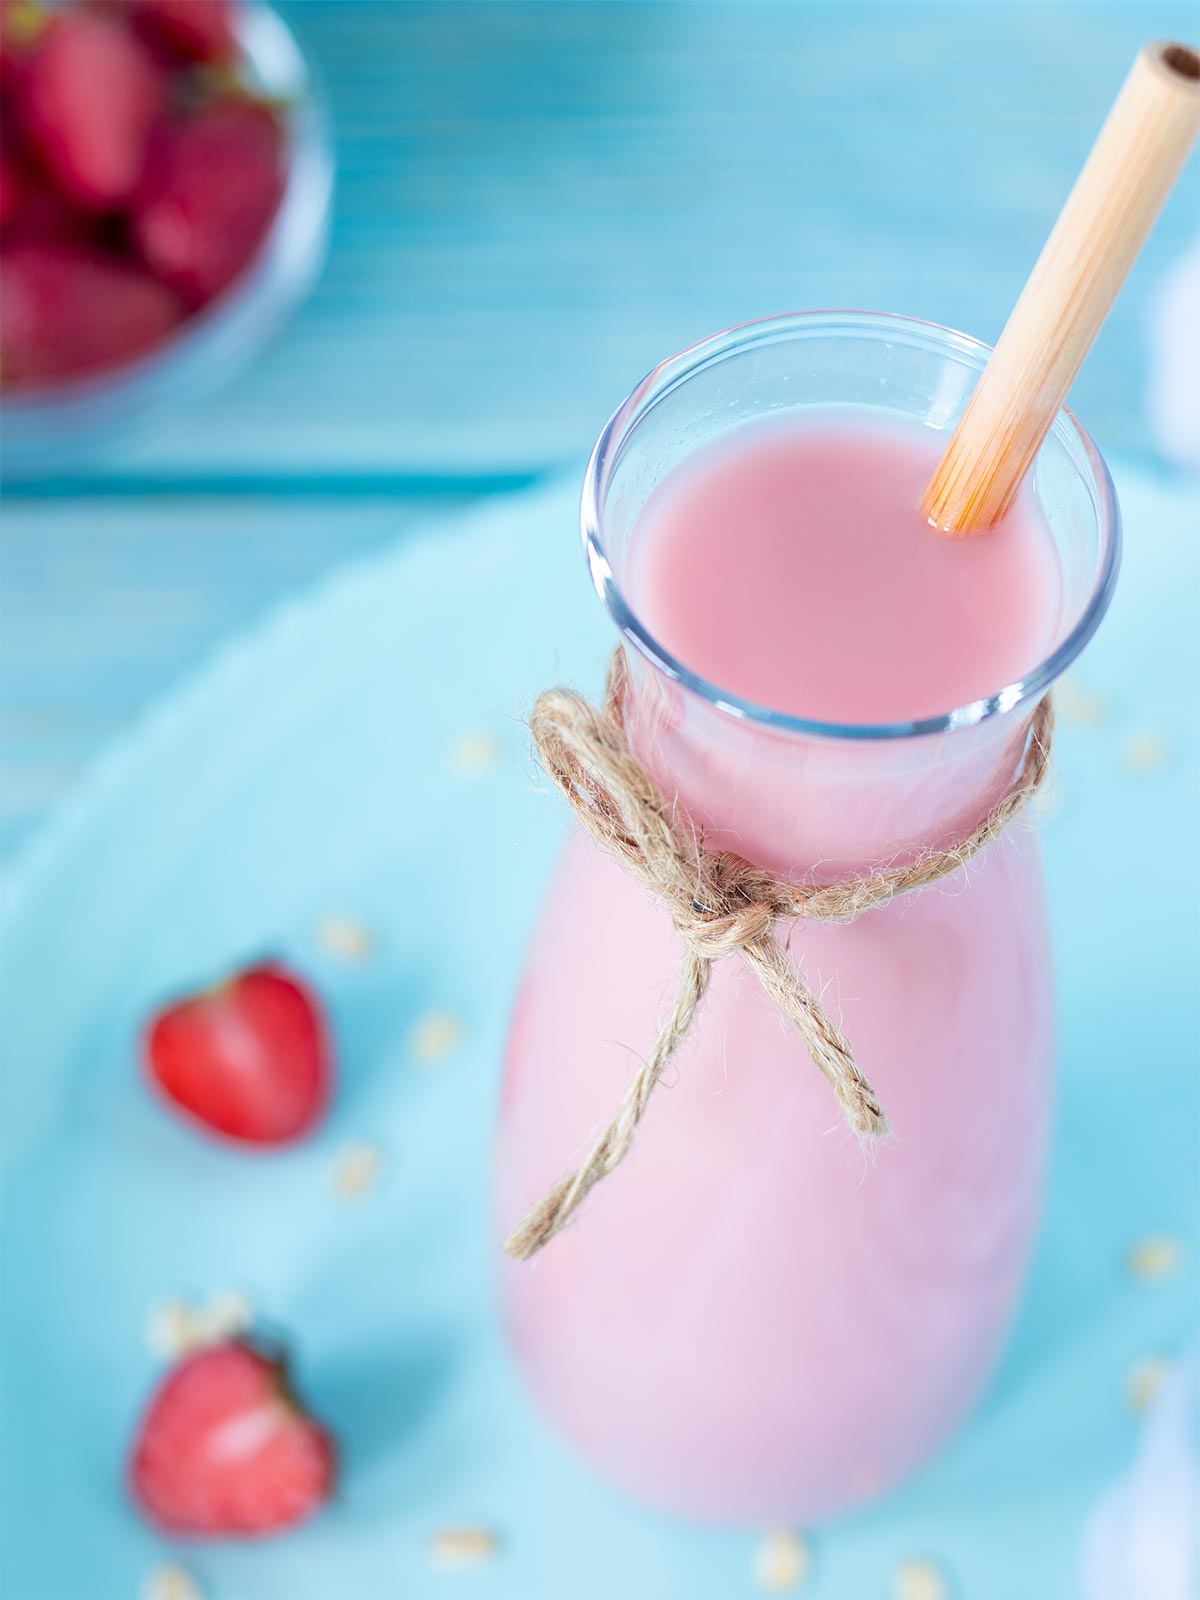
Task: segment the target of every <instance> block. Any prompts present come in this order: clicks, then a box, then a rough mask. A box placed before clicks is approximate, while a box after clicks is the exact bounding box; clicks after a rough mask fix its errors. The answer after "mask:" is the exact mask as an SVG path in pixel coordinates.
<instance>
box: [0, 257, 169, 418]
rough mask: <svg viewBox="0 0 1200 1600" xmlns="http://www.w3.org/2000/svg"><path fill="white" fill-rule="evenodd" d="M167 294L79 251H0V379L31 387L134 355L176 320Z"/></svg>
mask: <svg viewBox="0 0 1200 1600" xmlns="http://www.w3.org/2000/svg"><path fill="white" fill-rule="evenodd" d="M181 309H182V308H181V307H180V305H179V302H178V300H177V299H176V298H175V296H174V294H172V292H171V290H170V289H168V288H166V287H165V286H164V285H163V284H161V283H156V282H155V281H154V279H153V278H150V277H148V276H147V275H146V273H145V272H143V271H142V270H141V268H140V267H138V266H136V265H132V264H130V263H129V262H125V261H121V260H119V259H118V258H117V257H115V256H109V255H105V254H104V253H103V252H101V251H99V250H94V249H91V248H89V247H87V246H85V245H76V244H68V243H64V242H56V241H52V240H48V239H47V240H39V239H31V238H22V239H14V240H13V242H12V243H11V244H6V245H4V246H3V248H0V378H2V381H3V383H4V385H5V387H7V386H8V385H10V384H13V385H20V384H35V383H38V382H42V381H45V380H47V379H55V378H63V377H67V376H70V375H73V374H75V373H83V372H93V371H95V370H96V369H98V368H101V367H107V366H112V365H113V364H115V363H117V362H120V361H124V360H127V359H128V358H129V357H131V356H135V355H140V354H141V353H142V352H143V351H145V350H147V349H148V348H149V347H150V346H151V345H154V344H157V343H158V341H159V340H160V339H162V338H163V337H164V336H165V335H166V334H167V333H169V332H170V330H171V329H172V328H173V327H174V326H175V325H176V323H177V322H178V321H179V320H180V315H181Z"/></svg>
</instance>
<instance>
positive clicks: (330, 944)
mask: <svg viewBox="0 0 1200 1600" xmlns="http://www.w3.org/2000/svg"><path fill="white" fill-rule="evenodd" d="M316 931H317V941H318V943H319V944H321V945H322V946H323V948H324V949H325V950H327V951H328V952H329V954H330V955H331V956H336V957H337V959H338V960H339V961H350V962H354V961H369V960H370V958H371V956H372V955H373V954H374V952H375V939H374V936H373V934H372V933H371V930H370V928H368V927H366V926H364V924H363V923H361V922H359V921H358V920H357V918H355V917H348V916H346V915H344V914H343V913H342V912H336V913H334V914H332V915H330V916H328V917H322V918H321V920H320V922H318V923H317V930H316Z"/></svg>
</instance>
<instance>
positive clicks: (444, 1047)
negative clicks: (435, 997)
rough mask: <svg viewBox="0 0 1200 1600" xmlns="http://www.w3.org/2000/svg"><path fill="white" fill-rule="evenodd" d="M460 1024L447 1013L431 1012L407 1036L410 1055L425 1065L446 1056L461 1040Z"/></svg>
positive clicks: (454, 1017)
mask: <svg viewBox="0 0 1200 1600" xmlns="http://www.w3.org/2000/svg"><path fill="white" fill-rule="evenodd" d="M462 1031H463V1030H462V1023H461V1022H460V1021H459V1020H458V1018H457V1017H456V1016H454V1015H452V1014H451V1013H450V1012H449V1011H431V1012H429V1013H428V1015H427V1016H424V1017H422V1018H421V1019H420V1021H419V1022H418V1023H417V1024H416V1026H415V1027H414V1028H413V1030H412V1032H411V1033H410V1034H409V1036H408V1049H409V1053H410V1055H412V1056H413V1058H414V1059H415V1060H417V1061H423V1062H425V1063H426V1064H429V1063H432V1062H434V1061H441V1060H442V1059H443V1058H444V1057H445V1056H448V1055H449V1054H450V1052H451V1051H452V1050H453V1049H454V1047H455V1045H456V1044H457V1043H458V1041H459V1039H461V1038H462Z"/></svg>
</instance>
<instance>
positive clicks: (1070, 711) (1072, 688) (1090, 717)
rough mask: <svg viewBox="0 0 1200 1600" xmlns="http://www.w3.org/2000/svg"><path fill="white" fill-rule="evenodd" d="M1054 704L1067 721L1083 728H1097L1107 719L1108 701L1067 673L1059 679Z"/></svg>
mask: <svg viewBox="0 0 1200 1600" xmlns="http://www.w3.org/2000/svg"><path fill="white" fill-rule="evenodd" d="M1055 704H1056V706H1057V707H1058V709H1059V711H1061V712H1062V714H1063V717H1064V718H1065V719H1066V720H1067V721H1068V722H1075V723H1078V724H1079V725H1080V726H1081V727H1084V728H1098V727H1099V726H1100V724H1101V723H1103V722H1105V721H1107V719H1108V702H1107V701H1106V700H1105V698H1104V696H1103V695H1099V694H1095V693H1093V691H1092V690H1091V689H1085V688H1084V687H1083V685H1082V684H1079V683H1076V681H1075V679H1074V678H1072V677H1070V676H1069V675H1068V676H1067V677H1065V678H1060V679H1059V682H1058V686H1057V688H1056V689H1055Z"/></svg>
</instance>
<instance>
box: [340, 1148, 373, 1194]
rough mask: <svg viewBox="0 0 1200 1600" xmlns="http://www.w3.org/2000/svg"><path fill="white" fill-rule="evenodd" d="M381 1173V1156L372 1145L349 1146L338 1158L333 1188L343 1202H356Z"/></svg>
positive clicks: (371, 1187) (370, 1187)
mask: <svg viewBox="0 0 1200 1600" xmlns="http://www.w3.org/2000/svg"><path fill="white" fill-rule="evenodd" d="M382 1171H383V1156H382V1155H381V1154H380V1152H379V1151H378V1150H377V1149H376V1148H375V1146H374V1145H373V1144H349V1145H347V1146H346V1148H345V1149H344V1150H343V1151H342V1153H341V1155H340V1156H339V1157H338V1160H337V1166H336V1167H335V1168H334V1172H333V1186H334V1188H335V1189H336V1190H337V1192H338V1193H339V1194H340V1195H341V1196H342V1198H343V1199H344V1200H357V1199H359V1197H360V1196H362V1195H364V1194H366V1193H367V1191H368V1190H369V1189H373V1188H374V1187H375V1184H376V1183H377V1182H378V1181H379V1175H380V1173H381V1172H382Z"/></svg>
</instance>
